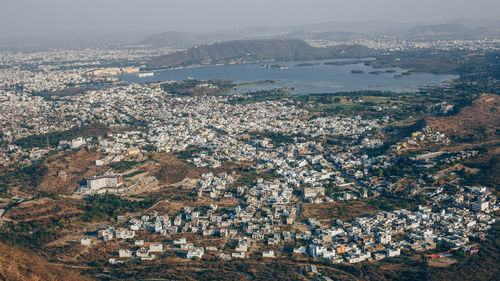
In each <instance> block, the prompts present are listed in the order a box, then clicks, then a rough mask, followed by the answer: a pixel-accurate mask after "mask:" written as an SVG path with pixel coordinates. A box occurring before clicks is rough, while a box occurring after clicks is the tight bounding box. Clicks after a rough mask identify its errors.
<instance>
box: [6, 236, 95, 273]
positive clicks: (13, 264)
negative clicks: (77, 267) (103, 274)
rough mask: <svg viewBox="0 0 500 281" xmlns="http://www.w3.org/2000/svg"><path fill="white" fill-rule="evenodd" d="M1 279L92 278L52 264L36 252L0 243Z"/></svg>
mask: <svg viewBox="0 0 500 281" xmlns="http://www.w3.org/2000/svg"><path fill="white" fill-rule="evenodd" d="M0 280H19V281H25V280H26V281H28V280H29V281H33V280H40V281H42V280H43V281H56V280H65V281H72V280H75V281H77V280H83V281H85V280H92V279H90V278H88V277H85V276H81V275H79V274H78V273H76V272H73V271H69V270H65V269H62V268H60V267H57V266H54V265H51V264H49V263H48V261H47V260H45V259H44V258H42V257H40V256H38V255H37V254H35V253H32V252H30V251H27V250H25V249H21V248H18V247H14V246H9V245H6V244H3V243H0Z"/></svg>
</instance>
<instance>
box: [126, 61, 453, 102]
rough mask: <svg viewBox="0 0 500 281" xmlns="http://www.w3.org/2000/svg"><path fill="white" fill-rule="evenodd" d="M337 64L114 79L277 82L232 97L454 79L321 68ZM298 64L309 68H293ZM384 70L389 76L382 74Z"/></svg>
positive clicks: (404, 86) (410, 86)
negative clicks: (259, 92)
mask: <svg viewBox="0 0 500 281" xmlns="http://www.w3.org/2000/svg"><path fill="white" fill-rule="evenodd" d="M351 60H352V59H351ZM364 60H367V59H364ZM339 61H343V60H334V59H331V60H315V61H273V62H267V63H248V64H233V65H223V66H203V67H195V68H184V69H172V70H163V71H157V72H155V73H154V75H153V76H149V77H142V78H139V76H138V75H137V74H126V75H120V76H118V78H119V79H122V80H124V81H125V82H126V83H143V82H161V81H169V80H177V81H179V80H184V79H187V78H190V77H191V78H195V79H199V80H209V79H228V80H232V81H234V82H235V83H237V84H240V83H247V82H252V81H262V80H278V82H276V83H264V84H251V85H244V86H240V87H238V89H236V90H235V91H234V93H244V92H248V91H257V90H266V89H273V88H282V87H286V88H293V89H294V93H296V94H311V93H334V92H345V91H360V90H378V91H392V92H414V91H417V90H418V89H419V88H420V87H427V86H438V85H444V84H445V83H446V81H450V80H452V79H455V78H456V76H454V75H435V74H430V73H411V75H401V74H402V73H405V72H407V70H405V69H399V68H376V69H374V68H373V67H371V66H366V65H364V63H362V62H360V63H356V64H348V65H325V64H324V63H325V62H339ZM356 61H359V60H356ZM263 64H267V65H279V66H284V67H286V68H285V69H274V68H265V67H262V65H263ZM299 64H311V65H308V66H297V65H299ZM352 70H354V71H363V73H351V71H352ZM386 70H389V71H391V72H385V71H386ZM373 71H379V72H380V71H382V73H380V74H370V73H369V72H373ZM393 71H395V72H393ZM395 76H396V77H395ZM398 76H399V77H398Z"/></svg>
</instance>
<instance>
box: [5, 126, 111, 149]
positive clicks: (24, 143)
mask: <svg viewBox="0 0 500 281" xmlns="http://www.w3.org/2000/svg"><path fill="white" fill-rule="evenodd" d="M108 131H109V129H108V128H107V127H105V126H103V125H100V124H92V125H86V126H83V127H78V128H73V129H70V130H66V131H62V132H52V133H46V134H41V135H32V136H27V137H24V138H20V139H18V140H16V141H15V142H14V144H16V145H18V146H20V147H22V148H26V149H31V148H34V147H39V148H45V147H57V146H58V145H59V142H60V141H63V140H64V141H69V140H72V139H74V138H77V137H95V136H99V135H104V134H106V133H107V132H108Z"/></svg>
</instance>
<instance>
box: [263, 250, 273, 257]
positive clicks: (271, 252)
mask: <svg viewBox="0 0 500 281" xmlns="http://www.w3.org/2000/svg"><path fill="white" fill-rule="evenodd" d="M262 257H264V258H274V251H273V250H270V251H264V252H263V253H262Z"/></svg>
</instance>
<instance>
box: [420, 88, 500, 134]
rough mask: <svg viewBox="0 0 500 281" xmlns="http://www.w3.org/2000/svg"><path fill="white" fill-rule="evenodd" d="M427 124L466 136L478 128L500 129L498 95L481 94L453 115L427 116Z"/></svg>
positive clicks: (447, 132) (446, 131)
mask: <svg viewBox="0 0 500 281" xmlns="http://www.w3.org/2000/svg"><path fill="white" fill-rule="evenodd" d="M426 121H427V125H428V126H429V127H431V128H434V129H436V130H438V131H441V132H443V133H445V134H447V135H459V136H466V135H469V134H475V133H477V131H478V130H482V129H486V128H487V129H489V130H498V129H500V96H499V95H493V94H483V95H481V96H480V97H479V98H477V99H476V100H475V101H474V102H473V104H472V106H467V107H464V108H463V109H462V110H461V111H460V113H458V114H457V115H454V116H446V117H429V118H427V119H426Z"/></svg>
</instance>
